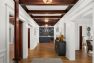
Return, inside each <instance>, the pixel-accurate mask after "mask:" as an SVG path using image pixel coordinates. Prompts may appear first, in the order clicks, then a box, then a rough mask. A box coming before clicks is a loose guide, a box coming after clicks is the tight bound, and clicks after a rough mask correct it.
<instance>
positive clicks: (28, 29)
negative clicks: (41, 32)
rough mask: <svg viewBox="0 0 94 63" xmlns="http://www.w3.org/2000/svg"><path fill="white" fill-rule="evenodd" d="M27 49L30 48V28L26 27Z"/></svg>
mask: <svg viewBox="0 0 94 63" xmlns="http://www.w3.org/2000/svg"><path fill="white" fill-rule="evenodd" d="M28 49H30V28H28Z"/></svg>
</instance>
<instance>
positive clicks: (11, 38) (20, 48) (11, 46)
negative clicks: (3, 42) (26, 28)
mask: <svg viewBox="0 0 94 63" xmlns="http://www.w3.org/2000/svg"><path fill="white" fill-rule="evenodd" d="M22 23H23V22H22V21H19V28H18V29H19V44H17V45H18V52H19V60H21V59H22V55H23V46H22V45H23V41H22V36H23V33H22ZM14 25H15V23H14V17H13V16H10V17H9V41H10V42H9V59H10V63H13V60H15V54H16V50H15V40H14V39H15V34H14V32H15V28H14Z"/></svg>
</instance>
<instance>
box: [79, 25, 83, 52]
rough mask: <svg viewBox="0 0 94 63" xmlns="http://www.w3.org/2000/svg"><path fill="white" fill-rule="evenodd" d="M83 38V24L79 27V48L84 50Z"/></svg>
mask: <svg viewBox="0 0 94 63" xmlns="http://www.w3.org/2000/svg"><path fill="white" fill-rule="evenodd" d="M82 40H83V38H82V26H80V27H79V41H80V42H79V44H80V45H79V47H80V48H79V49H80V50H82Z"/></svg>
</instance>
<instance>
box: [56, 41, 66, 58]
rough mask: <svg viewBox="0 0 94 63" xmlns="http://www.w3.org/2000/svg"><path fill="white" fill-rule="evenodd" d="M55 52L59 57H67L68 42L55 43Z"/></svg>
mask: <svg viewBox="0 0 94 63" xmlns="http://www.w3.org/2000/svg"><path fill="white" fill-rule="evenodd" d="M55 50H56V53H57V55H59V56H66V42H65V41H63V42H57V41H56V42H55Z"/></svg>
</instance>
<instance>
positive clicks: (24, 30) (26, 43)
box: [23, 22, 28, 59]
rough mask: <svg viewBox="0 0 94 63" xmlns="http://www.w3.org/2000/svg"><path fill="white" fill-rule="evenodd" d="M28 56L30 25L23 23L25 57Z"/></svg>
mask: <svg viewBox="0 0 94 63" xmlns="http://www.w3.org/2000/svg"><path fill="white" fill-rule="evenodd" d="M27 57H28V26H27V23H25V22H24V23H23V59H26V58H27Z"/></svg>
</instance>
